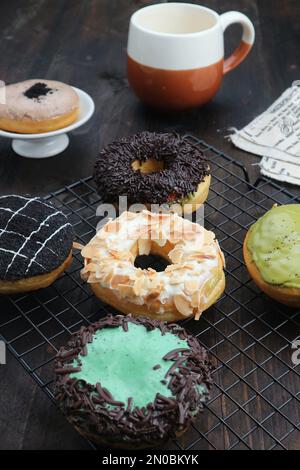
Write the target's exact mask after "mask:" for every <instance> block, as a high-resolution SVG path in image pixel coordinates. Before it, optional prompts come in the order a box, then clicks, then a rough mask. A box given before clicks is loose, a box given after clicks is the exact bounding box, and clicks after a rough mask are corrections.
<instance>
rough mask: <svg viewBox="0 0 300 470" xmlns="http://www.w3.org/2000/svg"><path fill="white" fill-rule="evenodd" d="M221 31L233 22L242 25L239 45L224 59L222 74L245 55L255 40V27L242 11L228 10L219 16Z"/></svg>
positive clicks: (229, 70) (233, 67)
mask: <svg viewBox="0 0 300 470" xmlns="http://www.w3.org/2000/svg"><path fill="white" fill-rule="evenodd" d="M220 18H221V24H222V28H223V32H225V30H226V29H227V28H228V26H230V25H231V24H233V23H240V24H241V25H242V27H243V36H242V40H241V43H240V45H239V46H238V47H237V48H236V50H235V51H234V52H233V54H232V55H231V56H230V57H228V59H225V61H224V67H223V74H224V75H225V74H226V73H228V72H231V70H233V69H235V68H236V67H237V66H238V65H240V63H241V62H243V60H244V59H245V58H246V57H247V55H248V54H249V52H250V51H251V49H252V46H253V44H254V41H255V29H254V26H253V23H252V22H251V21H250V20H249V18H248V17H247V16H246V15H244V14H243V13H239V12H238V11H228V12H227V13H223V15H221V16H220Z"/></svg>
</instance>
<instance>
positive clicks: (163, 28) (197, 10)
mask: <svg viewBox="0 0 300 470" xmlns="http://www.w3.org/2000/svg"><path fill="white" fill-rule="evenodd" d="M233 23H239V24H241V25H242V28H243V36H242V40H241V42H240V44H239V46H238V47H237V49H236V50H235V51H234V52H233V54H232V55H231V56H230V57H229V58H227V59H225V60H224V31H225V30H226V28H227V27H228V26H230V25H231V24H233ZM254 39H255V31H254V26H253V24H252V23H251V21H250V20H249V18H248V17H247V16H245V15H244V14H242V13H239V12H236V11H230V12H228V13H224V14H223V15H218V13H216V12H215V11H213V10H211V9H209V8H206V7H203V6H200V5H195V4H190V3H160V4H157V5H151V6H148V7H145V8H142V9H140V10H138V11H136V12H135V13H134V14H133V15H132V17H131V20H130V28H129V37H128V48H127V56H128V80H129V83H130V85H131V87H132V88H133V90H134V91H135V93H136V95H137V96H138V97H139V98H140V99H141V100H142V101H143V102H145V103H146V104H148V105H151V106H155V107H159V108H165V109H177V110H180V109H187V108H193V107H196V106H201V105H203V104H204V103H207V102H208V101H210V100H211V99H212V98H213V97H214V95H215V94H216V93H217V91H218V89H219V88H220V86H221V83H222V78H223V75H225V74H227V73H228V72H230V71H231V70H233V69H234V68H235V67H237V66H238V65H239V64H240V63H241V62H242V61H243V60H244V59H245V58H246V56H247V55H248V53H249V52H250V49H251V48H252V46H253V43H254Z"/></svg>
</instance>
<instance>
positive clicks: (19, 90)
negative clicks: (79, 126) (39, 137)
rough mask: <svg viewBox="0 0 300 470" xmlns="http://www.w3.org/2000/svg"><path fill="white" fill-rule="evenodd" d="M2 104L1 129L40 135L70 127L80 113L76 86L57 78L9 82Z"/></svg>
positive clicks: (0, 110)
mask: <svg viewBox="0 0 300 470" xmlns="http://www.w3.org/2000/svg"><path fill="white" fill-rule="evenodd" d="M4 96H5V101H6V102H5V103H4V104H3V103H2V104H1V103H0V129H3V130H5V131H9V132H19V133H22V134H38V133H43V132H50V131H54V130H57V129H61V128H64V127H67V126H68V125H70V124H72V123H73V122H74V121H75V120H76V118H77V116H78V112H79V98H78V95H77V93H76V92H75V91H74V89H73V88H72V87H70V86H69V85H66V84H64V83H61V82H57V81H53V80H40V79H35V80H26V81H24V82H20V83H16V84H13V85H7V86H6V87H5V90H4Z"/></svg>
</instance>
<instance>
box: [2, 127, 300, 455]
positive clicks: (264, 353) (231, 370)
mask: <svg viewBox="0 0 300 470" xmlns="http://www.w3.org/2000/svg"><path fill="white" fill-rule="evenodd" d="M187 138H188V139H190V140H191V141H192V142H193V143H195V144H196V145H199V146H200V148H201V149H202V150H203V152H205V154H206V156H207V158H208V159H209V161H210V165H211V173H212V175H213V180H212V185H211V190H210V195H209V198H208V201H207V203H206V206H205V223H206V228H208V229H212V230H214V232H215V233H216V236H217V238H218V239H219V241H220V244H221V247H222V249H223V251H224V253H225V257H226V262H227V268H226V276H227V286H226V292H225V294H224V295H223V296H222V298H221V299H220V300H219V301H218V302H217V304H216V305H215V306H214V307H213V308H211V309H210V310H209V311H207V312H205V313H204V314H203V316H202V318H201V319H200V321H199V322H196V321H194V320H185V321H183V322H182V324H183V325H184V326H185V328H186V329H187V330H188V331H189V332H190V333H192V334H194V335H196V336H197V337H198V338H199V340H200V342H201V343H202V344H203V345H204V346H205V347H206V348H207V349H208V350H209V351H210V354H211V356H212V358H213V361H214V363H215V366H216V370H215V372H214V383H215V386H214V388H213V392H212V397H211V399H210V401H209V403H208V404H207V406H206V408H205V411H204V412H203V413H202V414H201V415H200V416H199V417H198V418H197V421H196V422H195V424H194V425H193V426H192V427H191V428H190V429H189V431H187V433H186V434H185V435H183V436H182V437H181V438H180V439H179V440H178V441H176V442H169V443H168V444H167V445H166V446H165V447H164V448H165V449H192V450H200V449H300V406H299V400H300V366H295V365H293V363H292V360H291V356H292V352H293V350H292V348H291V346H292V342H293V341H294V340H295V339H296V337H297V336H299V328H300V311H298V310H293V309H289V308H287V307H284V306H282V305H279V304H278V303H276V302H274V301H272V300H271V299H269V298H267V297H266V296H265V295H264V294H262V293H261V292H260V291H259V290H258V289H257V287H256V286H255V285H254V283H253V282H252V280H251V279H250V278H249V275H248V273H247V270H246V268H245V266H244V264H243V257H242V243H243V240H244V237H245V235H246V231H247V229H248V228H249V226H250V225H251V224H252V223H253V222H255V220H256V219H257V218H258V217H260V216H261V215H262V214H264V213H265V212H266V211H267V210H268V209H270V208H271V207H272V205H273V204H275V203H279V204H286V203H296V202H298V203H299V201H300V198H299V191H298V192H297V190H294V191H293V190H291V191H287V190H286V189H284V188H282V187H280V186H279V185H277V184H276V183H274V182H272V181H269V180H267V179H264V178H261V179H259V180H258V181H257V183H256V184H255V186H253V185H251V184H250V183H249V178H248V175H247V172H246V170H245V169H244V167H243V166H242V165H241V164H239V163H237V162H235V161H233V160H232V159H231V158H230V157H228V156H227V155H225V154H224V153H222V152H219V151H217V150H216V149H214V148H212V147H210V146H209V145H207V144H206V143H204V142H202V141H199V140H197V139H195V138H193V137H191V136H188V137H187ZM48 200H50V201H51V202H52V203H53V204H55V205H56V206H57V207H58V208H60V209H61V210H62V211H63V212H64V213H65V214H66V215H67V216H68V217H69V219H70V221H71V223H72V224H73V226H74V229H75V232H76V235H77V240H78V241H80V242H81V243H86V242H88V241H89V239H90V238H91V237H92V236H93V234H94V230H95V226H96V224H97V222H98V219H97V217H96V208H97V206H98V204H99V202H100V198H99V196H98V195H97V194H96V192H95V189H94V186H93V181H92V178H87V179H84V180H80V181H78V182H76V183H74V184H72V185H70V186H68V187H66V188H64V189H61V190H60V191H57V192H55V193H52V194H50V195H49V196H48ZM156 262H157V261H156V260H154V259H153V263H154V267H155V263H156ZM81 266H82V260H81V259H80V255H79V253H78V252H75V256H74V261H73V264H72V266H71V267H70V268H69V269H68V271H67V272H66V273H65V274H64V275H63V276H62V277H61V278H60V279H58V280H57V281H56V282H55V284H53V285H52V286H50V287H49V288H47V289H43V290H40V291H37V292H34V293H31V294H27V295H18V296H14V297H12V296H11V297H10V296H7V297H2V298H1V300H0V307H1V323H0V335H2V337H3V338H4V340H5V341H6V343H7V345H8V348H9V350H10V351H11V352H12V353H13V355H14V356H15V357H16V358H17V359H18V361H19V362H20V363H21V364H22V366H23V367H24V368H25V369H26V370H27V372H28V373H29V374H30V375H31V376H32V377H33V378H34V380H35V381H36V382H37V383H38V385H39V386H40V387H41V388H42V389H43V390H44V391H45V392H46V393H47V395H48V396H49V397H50V398H51V399H52V400H53V359H54V356H55V354H56V352H57V350H58V348H59V347H60V346H61V345H63V344H64V343H65V342H66V341H67V340H68V338H69V335H70V334H71V333H72V332H74V331H76V330H78V329H79V328H80V326H81V325H82V324H88V323H89V322H92V321H95V320H97V319H98V318H100V317H101V316H103V315H105V314H107V313H108V312H112V311H113V309H112V308H110V307H108V306H106V305H104V304H102V303H101V302H99V301H98V300H97V299H96V298H95V297H94V296H93V295H92V294H91V292H90V290H89V286H88V285H86V284H85V283H84V282H83V281H82V280H81V278H80V269H81ZM156 267H157V268H159V266H157V265H156Z"/></svg>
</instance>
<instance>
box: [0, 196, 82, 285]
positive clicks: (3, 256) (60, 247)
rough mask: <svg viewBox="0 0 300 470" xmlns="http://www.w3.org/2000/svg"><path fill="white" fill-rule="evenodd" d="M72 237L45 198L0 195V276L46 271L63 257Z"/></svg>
mask: <svg viewBox="0 0 300 470" xmlns="http://www.w3.org/2000/svg"><path fill="white" fill-rule="evenodd" d="M73 239H74V235H73V229H72V226H71V224H70V223H69V222H68V220H67V218H66V216H65V215H64V214H63V213H62V212H61V211H59V210H57V209H56V208H55V207H54V206H53V205H52V204H50V203H49V202H47V201H44V200H43V199H41V198H38V197H36V198H27V197H23V196H17V195H9V196H2V197H0V280H5V281H16V280H19V279H24V278H29V277H32V276H37V275H41V274H45V273H50V272H51V271H53V270H55V269H56V268H58V266H60V265H61V264H62V263H63V262H64V261H65V260H66V258H67V257H68V255H69V253H70V252H71V249H72V243H73Z"/></svg>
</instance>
